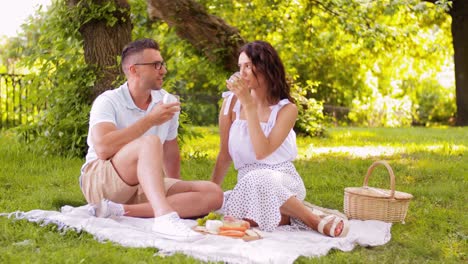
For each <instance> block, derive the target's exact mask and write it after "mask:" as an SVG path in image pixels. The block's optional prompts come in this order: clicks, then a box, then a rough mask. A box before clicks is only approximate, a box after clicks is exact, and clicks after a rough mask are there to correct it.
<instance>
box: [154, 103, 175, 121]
mask: <svg viewBox="0 0 468 264" xmlns="http://www.w3.org/2000/svg"><path fill="white" fill-rule="evenodd" d="M177 112H180V102H174V103H168V104H163V103H158V104H157V105H155V106H154V107H153V109H151V112H150V113H149V114H148V116H149V117H150V118H151V121H152V123H153V124H154V125H161V124H163V123H165V122H167V121H169V120H170V119H171V118H172V117H173V116H174V115H175V114H176V113H177Z"/></svg>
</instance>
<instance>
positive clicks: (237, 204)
mask: <svg viewBox="0 0 468 264" xmlns="http://www.w3.org/2000/svg"><path fill="white" fill-rule="evenodd" d="M239 68H240V75H239V77H238V78H237V80H235V81H233V82H231V80H229V81H227V82H226V84H227V87H228V89H229V90H230V92H226V93H224V94H223V97H225V100H224V102H223V107H222V109H221V113H220V116H219V129H220V139H221V147H220V152H219V154H218V158H217V160H216V165H215V168H214V171H213V175H212V180H213V182H215V183H216V184H218V185H221V183H222V181H223V178H224V176H225V174H226V172H227V169H228V168H229V166H230V163H231V161H233V162H234V167H235V168H236V170H238V182H237V184H236V186H235V187H234V189H233V190H232V192H230V194H229V196H226V197H225V198H226V199H225V205H224V207H223V208H224V210H225V213H226V214H228V215H232V216H234V217H236V218H240V219H245V220H247V221H249V222H250V223H251V224H252V225H254V226H258V227H259V228H260V229H261V230H264V231H273V230H274V229H275V228H276V227H277V226H279V225H286V224H298V225H299V226H304V224H305V225H306V227H308V228H312V229H314V230H317V231H319V232H320V233H322V234H325V235H328V236H332V237H335V236H340V235H345V234H344V233H345V232H343V229H344V224H345V221H344V220H343V219H341V218H339V217H338V216H335V215H327V214H325V213H323V212H322V211H318V210H311V209H309V208H307V207H306V206H304V204H303V203H302V201H303V200H304V198H305V193H306V191H305V187H304V183H303V181H302V179H301V177H300V176H299V174H298V173H297V171H296V169H295V167H294V165H293V163H292V160H294V158H295V157H296V155H297V146H296V134H295V133H294V131H293V127H294V123H295V121H296V118H297V114H298V111H297V107H296V105H295V104H294V103H292V102H294V101H293V99H292V97H291V95H290V87H289V84H288V83H287V81H286V74H285V70H284V66H283V63H282V62H281V59H280V58H279V56H278V54H277V52H276V51H275V49H274V48H273V47H272V46H271V45H270V44H269V43H267V42H264V41H254V42H251V43H248V44H247V45H245V46H244V47H242V48H241V51H240V55H239ZM297 220H300V221H297Z"/></svg>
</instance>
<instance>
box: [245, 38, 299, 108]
mask: <svg viewBox="0 0 468 264" xmlns="http://www.w3.org/2000/svg"><path fill="white" fill-rule="evenodd" d="M242 52H244V53H245V54H246V55H247V57H249V59H250V60H251V61H252V64H253V65H254V66H255V69H256V71H257V72H259V73H261V74H263V76H265V80H266V82H267V85H268V89H269V93H268V95H267V100H268V102H269V103H270V104H276V103H277V102H278V101H279V100H282V99H286V98H287V99H288V100H289V101H291V102H294V99H293V98H292V97H291V94H290V92H291V88H290V86H289V83H288V82H287V81H286V72H285V70H284V66H283V62H281V59H280V57H279V56H278V53H277V52H276V50H275V49H274V48H273V47H272V46H271V45H270V43H268V42H265V41H261V40H257V41H253V42H250V43H247V44H246V45H244V46H243V47H242V48H241V49H240V53H242ZM253 74H254V76H255V77H257V73H256V72H255V71H253Z"/></svg>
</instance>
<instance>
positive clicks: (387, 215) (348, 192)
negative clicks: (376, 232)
mask: <svg viewBox="0 0 468 264" xmlns="http://www.w3.org/2000/svg"><path fill="white" fill-rule="evenodd" d="M378 165H383V166H385V167H386V168H387V171H388V173H389V174H390V190H386V189H379V188H373V187H369V186H367V182H368V180H369V177H370V175H371V174H372V171H373V170H374V169H375V167H377V166H378ZM412 198H413V196H412V195H411V194H409V193H404V192H398V191H395V175H394V174H393V170H392V168H391V167H390V165H389V164H388V163H387V162H386V161H383V160H382V161H376V162H374V163H373V164H372V165H371V166H370V167H369V169H368V170H367V174H366V177H365V178H364V184H363V187H347V188H345V193H344V212H345V214H346V216H347V217H348V218H350V219H360V220H380V221H385V222H402V223H404V220H405V217H406V213H407V211H408V205H409V202H410V200H411V199H412Z"/></svg>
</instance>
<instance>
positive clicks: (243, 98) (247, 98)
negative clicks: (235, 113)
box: [226, 75, 254, 106]
mask: <svg viewBox="0 0 468 264" xmlns="http://www.w3.org/2000/svg"><path fill="white" fill-rule="evenodd" d="M226 86H227V88H228V89H229V91H231V92H233V93H234V95H235V96H236V97H237V98H238V100H239V101H240V103H241V104H242V105H244V106H246V105H248V104H251V103H253V102H254V101H253V98H252V96H251V95H250V89H249V87H248V86H247V85H246V83H245V82H244V80H242V78H241V77H240V76H239V75H233V76H231V78H229V80H226Z"/></svg>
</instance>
